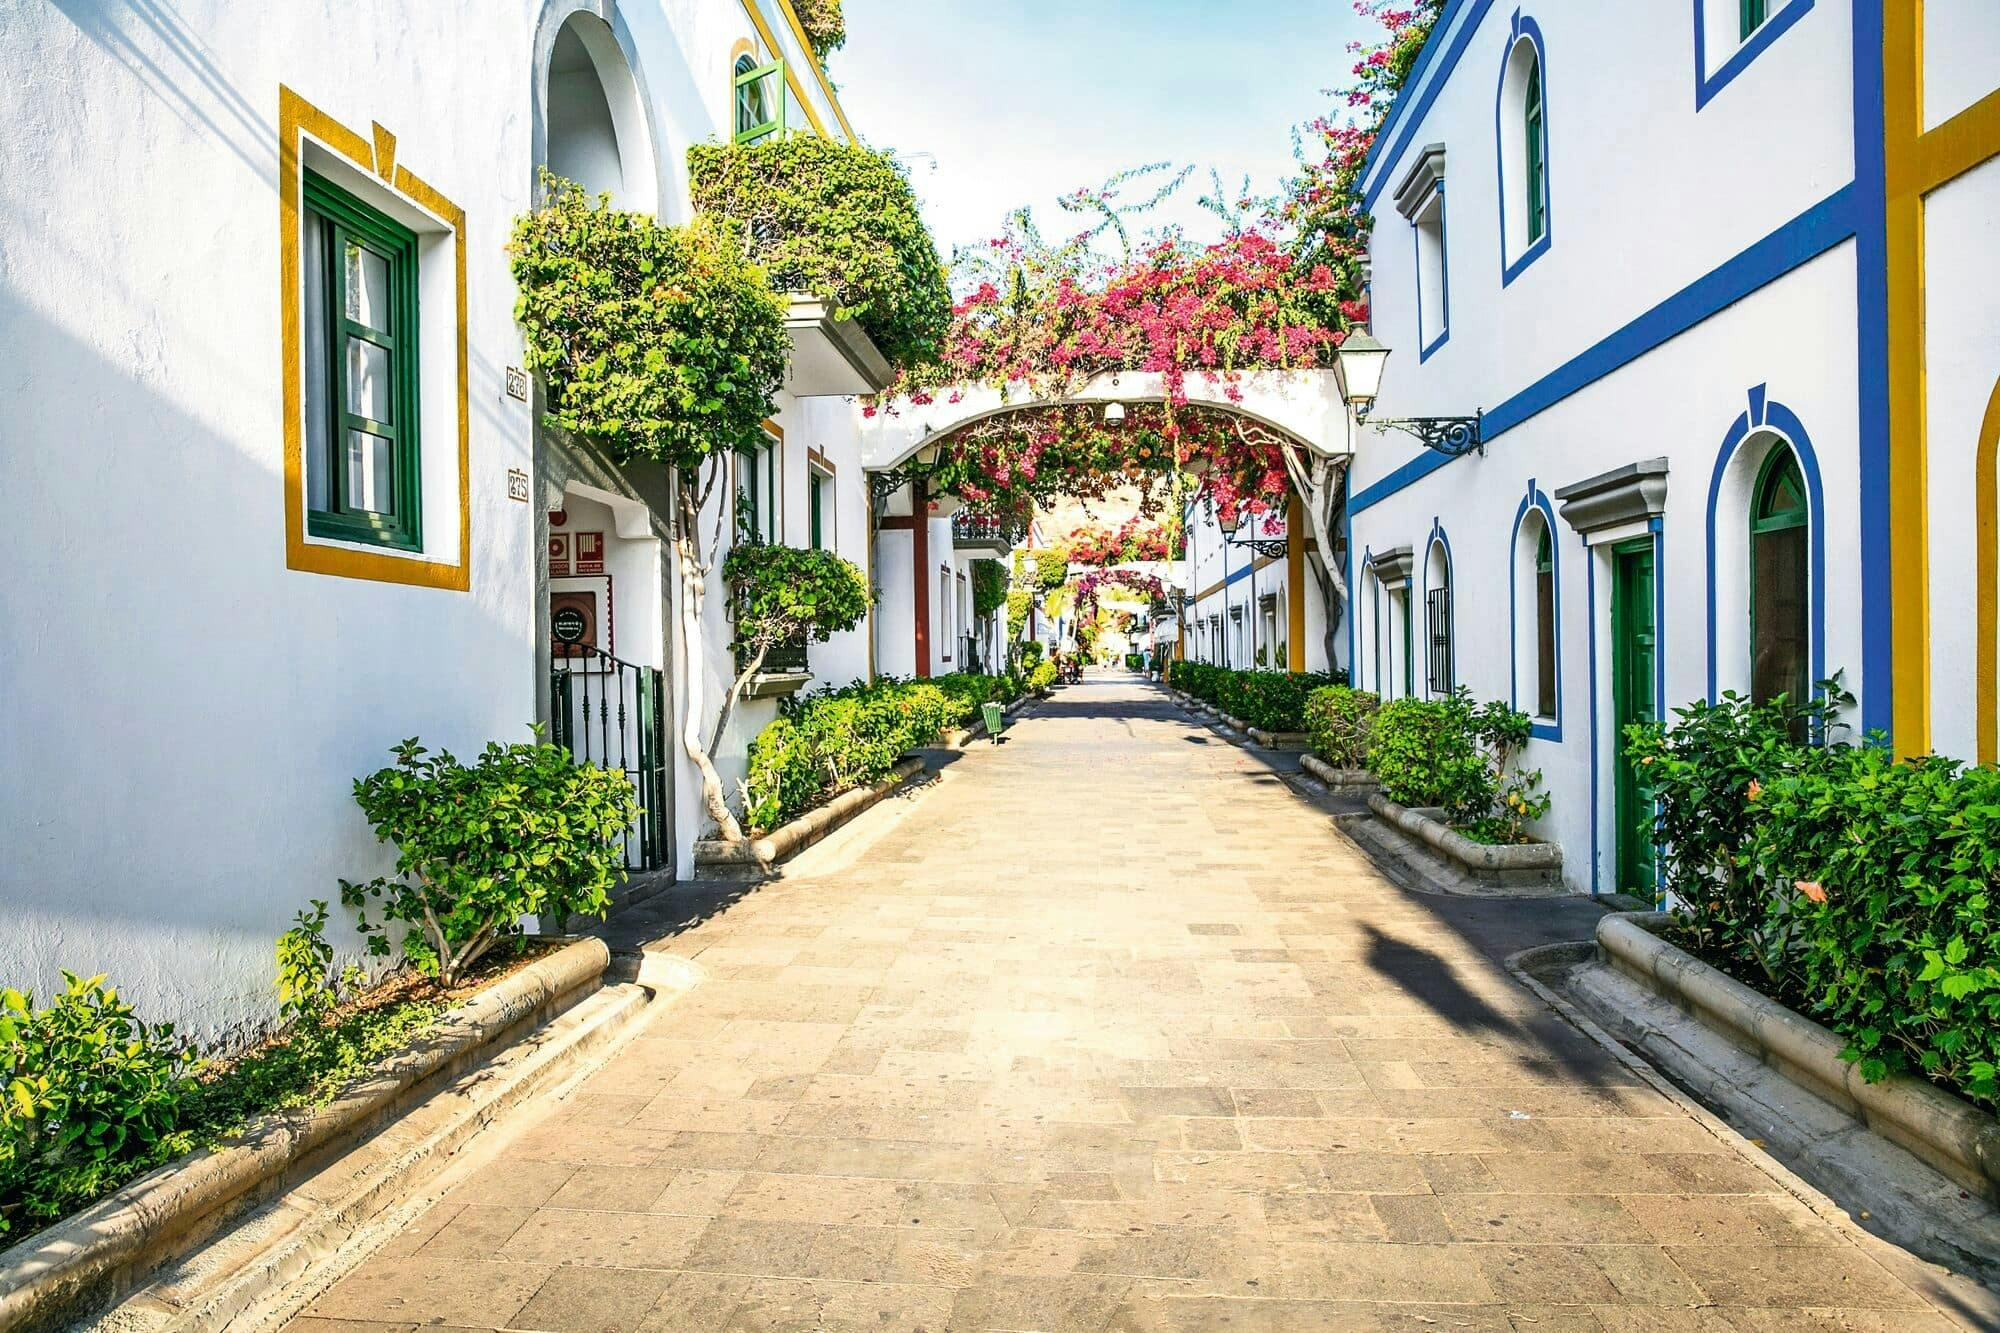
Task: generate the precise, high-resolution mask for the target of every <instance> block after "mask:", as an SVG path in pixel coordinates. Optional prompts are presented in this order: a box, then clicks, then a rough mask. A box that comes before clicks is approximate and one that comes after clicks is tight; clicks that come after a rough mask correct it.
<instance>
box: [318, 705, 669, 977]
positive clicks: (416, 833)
mask: <svg viewBox="0 0 2000 1333" xmlns="http://www.w3.org/2000/svg"><path fill="white" fill-rule="evenodd" d="M394 753H395V756H396V762H395V763H394V764H393V765H391V766H390V767H388V768H384V769H382V770H381V771H379V772H377V773H374V774H371V775H370V776H368V777H365V778H359V779H357V780H356V781H355V783H354V799H355V801H356V802H357V803H358V804H359V805H360V806H361V810H362V813H363V814H365V815H367V817H368V822H369V823H370V824H372V825H373V826H374V828H375V832H376V835H377V836H378V837H380V838H381V839H382V840H383V841H385V842H390V843H394V844H395V847H396V853H397V855H396V873H395V874H394V875H386V876H382V877H380V878H377V879H373V880H370V881H368V882H367V883H364V884H354V883H350V882H348V881H346V880H342V881H341V882H340V897H341V901H342V902H344V903H346V904H347V905H348V906H349V907H352V908H355V909H356V910H357V911H358V912H359V913H360V917H361V919H360V927H361V931H362V933H363V934H364V935H366V936H367V937H368V947H369V951H370V952H371V953H373V954H375V955H376V956H378V957H386V956H388V955H389V953H390V952H391V950H392V946H393V944H394V936H397V935H400V936H401V939H402V947H403V954H404V956H405V957H406V958H408V959H409V960H410V961H412V962H413V963H415V964H416V966H417V967H418V969H419V970H420V971H422V972H424V973H425V974H426V975H429V976H434V977H437V978H438V979H440V980H441V981H443V982H445V983H447V984H450V983H452V982H455V981H456V980H457V979H458V978H459V977H460V976H461V975H462V974H463V973H464V971H465V969H466V968H468V967H470V966H471V965H472V964H474V963H476V962H477V961H479V959H480V957H481V956H483V955H484V954H485V953H486V951H487V950H488V949H490V948H492V947H493V946H494V944H495V943H497V942H498V941H500V940H502V939H504V938H507V937H508V936H511V935H513V934H515V933H517V932H518V931H519V929H520V924H519V923H520V919H521V918H522V917H523V916H525V915H528V914H530V913H534V914H539V915H544V916H551V917H557V918H560V917H563V916H567V915H571V914H577V913H589V914H592V915H598V916H601V915H603V913H604V909H605V908H606V906H608V905H609V903H610V901H611V898H610V894H611V886H612V884H613V882H614V881H615V879H616V877H617V874H618V870H619V866H620V856H619V845H620V842H621V840H622V839H623V837H624V836H625V833H626V831H627V830H628V829H629V828H630V827H631V825H632V821H633V820H635V819H637V818H638V817H639V814H640V810H639V804H638V801H637V800H636V799H635V798H634V796H633V791H632V783H631V780H630V779H628V778H627V777H626V776H625V774H624V773H623V772H621V771H619V770H616V769H605V768H599V767H597V766H596V765H594V764H578V763H576V762H575V760H574V759H572V758H571V756H570V753H569V751H567V750H565V749H563V748H562V747H561V746H559V745H544V744H532V745H525V744H524V745H502V744H500V743H499V742H497V741H495V742H492V743H490V744H488V745H487V747H486V749H485V750H484V751H482V752H481V753H480V756H479V758H478V759H477V760H476V761H474V762H473V763H471V764H462V763H460V762H459V761H458V760H457V759H456V758H454V757H453V756H452V755H451V753H450V752H449V751H439V752H437V753H435V754H433V753H432V752H431V751H429V750H427V749H425V748H424V747H423V746H422V745H420V744H418V743H417V741H416V740H415V739H411V740H407V741H404V742H403V743H402V744H401V745H398V746H397V747H396V748H395V751H394ZM371 910H372V911H374V912H375V913H377V915H376V917H375V919H374V920H373V921H371V920H370V919H369V913H370V912H371Z"/></svg>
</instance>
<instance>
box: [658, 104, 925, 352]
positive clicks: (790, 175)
mask: <svg viewBox="0 0 2000 1333" xmlns="http://www.w3.org/2000/svg"><path fill="white" fill-rule="evenodd" d="M688 184H689V188H690V190H691V192H692V193H693V196H694V206H695V209H696V211H697V213H699V214H702V215H705V216H709V217H713V218H718V219H726V220H727V221H728V223H729V224H731V225H732V226H733V227H734V229H735V234H737V235H745V234H747V235H748V237H749V242H750V257H751V259H752V260H754V261H755V262H756V263H757V264H759V265H761V266H762V267H763V269H764V271H765V272H766V274H768V275H769V278H770V282H771V285H772V286H773V287H775V288H776V289H777V290H779V291H782V292H804V293H809V294H811V295H814V296H819V297H823V298H825V299H826V300H828V301H830V302H832V303H833V316H834V318H835V319H853V320H857V321H859V322H860V324H861V327H862V328H863V329H865V330H867V332H868V336H869V337H870V338H872V339H873V340H874V342H875V346H876V347H877V348H878V349H879V350H880V351H881V353H882V355H883V356H884V357H886V358H887V359H888V361H889V364H890V365H892V366H897V367H901V368H917V367H922V366H926V365H928V364H930V363H931V362H933V361H935V360H936V359H937V356H938V351H939V347H940V344H941V342H942V340H943V338H944V335H945V331H946V328H947V327H948V325H949V323H950V319H951V293H950V292H949V290H947V288H946V286H945V278H944V267H943V265H942V264H940V263H939V261H938V255H937V245H936V243H935V242H934V241H932V239H931V234H930V230H929V228H927V227H926V226H925V225H924V220H923V217H922V215H921V214H919V213H918V211H917V201H916V196H915V195H913V194H912V193H911V192H910V182H909V177H908V176H907V175H906V174H905V173H904V171H903V168H902V166H901V165H900V164H899V163H898V162H897V161H896V160H895V159H894V158H892V157H890V156H889V155H888V154H886V153H880V152H876V151H874V150H872V149H868V148H862V147H858V146H856V145H852V144H846V143H839V142H836V141H834V140H831V139H822V138H819V137H818V136H816V135H810V134H802V135H796V136H794V137H791V138H771V139H766V140H763V141H762V142H759V143H754V144H696V145H695V146H694V147H692V148H690V149H688Z"/></svg>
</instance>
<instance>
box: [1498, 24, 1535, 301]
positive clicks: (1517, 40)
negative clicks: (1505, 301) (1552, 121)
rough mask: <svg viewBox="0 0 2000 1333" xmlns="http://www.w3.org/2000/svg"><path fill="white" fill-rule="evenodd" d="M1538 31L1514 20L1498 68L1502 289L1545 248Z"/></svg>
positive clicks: (1530, 25)
mask: <svg viewBox="0 0 2000 1333" xmlns="http://www.w3.org/2000/svg"><path fill="white" fill-rule="evenodd" d="M1546 59H1547V56H1546V48H1544V46H1543V44H1542V30H1541V28H1540V27H1539V26H1537V25H1536V23H1535V21H1534V20H1533V19H1532V18H1528V17H1526V16H1524V15H1516V16H1515V19H1514V28H1513V38H1512V41H1511V42H1510V43H1509V45H1508V47H1507V59H1506V63H1505V64H1503V65H1502V66H1501V67H1500V94H1499V103H1498V105H1497V106H1496V107H1495V109H1494V128H1495V131H1496V134H1495V137H1496V139H1497V150H1498V154H1499V165H1500V280H1501V285H1503V286H1504V285H1506V284H1507V283H1510V282H1512V281H1513V280H1514V279H1515V278H1517V277H1519V276H1520V273H1521V270H1523V269H1525V268H1526V267H1527V266H1528V265H1529V264H1531V263H1533V262H1534V261H1535V260H1536V259H1538V258H1539V257H1540V256H1541V254H1542V252H1543V251H1545V250H1547V249H1548V247H1549V115H1548V70H1547V68H1546V64H1545V62H1546Z"/></svg>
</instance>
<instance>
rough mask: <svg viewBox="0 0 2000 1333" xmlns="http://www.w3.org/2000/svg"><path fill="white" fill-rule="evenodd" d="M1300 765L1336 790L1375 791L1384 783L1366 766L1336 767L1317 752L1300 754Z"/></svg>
mask: <svg viewBox="0 0 2000 1333" xmlns="http://www.w3.org/2000/svg"><path fill="white" fill-rule="evenodd" d="M1299 767H1300V768H1302V769H1304V770H1305V771H1306V772H1308V773H1310V774H1312V775H1313V776H1314V777H1316V778H1318V779H1319V780H1320V781H1321V782H1323V783H1325V784H1326V785H1327V786H1329V787H1331V788H1333V789H1334V790H1335V791H1355V790H1363V791H1374V790H1375V789H1376V788H1377V787H1379V786H1381V785H1382V784H1381V783H1380V782H1378V781H1377V780H1376V778H1375V775H1374V774H1373V773H1370V772H1369V771H1368V770H1367V769H1365V768H1335V767H1334V766H1333V765H1332V764H1329V763H1327V762H1326V760H1324V759H1322V758H1320V757H1319V756H1318V755H1316V754H1305V755H1300V756H1299Z"/></svg>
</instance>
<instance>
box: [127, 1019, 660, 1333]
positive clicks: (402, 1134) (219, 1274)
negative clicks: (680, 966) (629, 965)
mask: <svg viewBox="0 0 2000 1333" xmlns="http://www.w3.org/2000/svg"><path fill="white" fill-rule="evenodd" d="M651 998H652V997H651V996H650V995H649V994H648V992H647V989H646V988H644V987H641V986H611V987H608V988H604V989H600V990H598V991H597V992H596V993H595V994H593V995H591V996H590V997H589V998H587V999H585V1000H583V1001H582V1002H581V1003H579V1004H577V1005H575V1006H572V1007H571V1008H570V1009H568V1010H567V1011H565V1012H564V1013H563V1014H561V1015H560V1016H558V1017H557V1018H556V1019H555V1020H554V1021H553V1022H551V1023H549V1024H547V1025H546V1026H544V1027H542V1028H539V1029H537V1030H536V1031H535V1032H534V1033H533V1034H532V1035H531V1036H529V1037H528V1038H526V1039H525V1040H524V1041H523V1042H522V1043H521V1044H520V1045H519V1046H516V1047H512V1048H510V1049H508V1050H507V1051H505V1052H502V1053H500V1054H499V1055H497V1056H496V1057H495V1058H494V1059H493V1060H492V1061H491V1062H489V1063H487V1064H484V1065H481V1066H479V1067H478V1068H477V1069H474V1070H472V1071H470V1072H468V1073H466V1074H465V1075H463V1076H461V1078H460V1079H459V1080H458V1081H457V1082H456V1083H454V1084H452V1085H451V1086H449V1087H447V1088H445V1089H444V1090H442V1091H441V1092H440V1093H438V1094H437V1095H436V1096H434V1097H432V1098H430V1099H428V1100H426V1101H425V1102H424V1103H423V1104H422V1105H420V1106H418V1107H416V1108H414V1109H413V1110H412V1111H411V1112H410V1113H409V1115H407V1116H405V1117H404V1118H403V1119H402V1120H399V1121H398V1122H396V1124H395V1125H394V1126H393V1127H392V1128H391V1129H390V1130H388V1131H386V1132H385V1133H384V1134H383V1135H381V1136H380V1137H379V1138H377V1139H374V1140H371V1141H370V1142H368V1143H364V1144H362V1145H360V1146H358V1147H357V1148H355V1149H353V1150H352V1151H351V1152H350V1153H349V1155H348V1156H347V1157H344V1158H342V1159H341V1160H340V1161H338V1162H336V1163H333V1164H332V1165H331V1166H329V1167H328V1168H327V1173H326V1176H322V1177H320V1179H326V1178H327V1177H337V1179H338V1183H339V1184H340V1185H345V1186H347V1187H348V1188H346V1189H345V1191H344V1192H341V1193H338V1194H336V1195H335V1196H334V1197H332V1198H329V1199H325V1200H324V1201H322V1199H321V1198H320V1197H319V1194H320V1192H319V1190H318V1189H316V1188H315V1187H314V1186H316V1184H317V1181H315V1182H310V1183H309V1184H308V1185H306V1186H304V1187H301V1188H299V1189H297V1190H295V1191H292V1192H291V1193H289V1194H287V1195H286V1196H285V1197H284V1198H282V1199H280V1200H278V1201H276V1203H274V1204H273V1205H272V1208H273V1210H274V1211H275V1210H277V1209H292V1210H296V1211H300V1212H305V1213H306V1216H305V1217H304V1218H303V1219H302V1220H300V1221H299V1222H298V1223H297V1224H296V1225H294V1226H292V1227H291V1228H290V1229H289V1230H282V1231H277V1232H275V1233H274V1232H272V1231H268V1230H266V1229H264V1228H260V1227H258V1226H256V1225H255V1224H254V1220H253V1221H252V1222H247V1223H246V1224H245V1225H244V1226H242V1227H240V1228H238V1229H237V1230H236V1231H233V1232H231V1233H229V1234H228V1235H225V1236H223V1237H222V1238H221V1239H220V1240H218V1241H217V1242H216V1243H215V1244H214V1245H213V1246H211V1247H210V1248H209V1249H208V1250H205V1251H203V1252H202V1253H201V1254H200V1255H199V1256H195V1257H197V1258H198V1259H199V1263H198V1264H195V1265H190V1267H191V1268H193V1269H194V1271H193V1272H191V1273H190V1274H189V1277H190V1282H189V1285H190V1287H191V1288H192V1290H190V1291H189V1292H187V1293H186V1294H185V1297H184V1299H183V1300H182V1301H178V1302H174V1304H175V1305H177V1306H179V1307H180V1308H181V1313H180V1314H179V1315H178V1316H177V1317H175V1318H174V1319H173V1320H172V1321H171V1322H170V1323H168V1324H166V1325H164V1326H162V1327H161V1328H160V1329H158V1330H157V1331H156V1333H209V1331H210V1330H220V1329H225V1328H231V1327H237V1326H239V1324H238V1323H237V1321H239V1320H240V1321H241V1325H246V1326H255V1327H265V1328H268V1327H271V1326H272V1325H273V1324H275V1322H276V1321H277V1319H278V1318H280V1317H284V1316H289V1315H291V1314H295V1313H297V1311H298V1309H300V1308H303V1307H304V1306H305V1304H307V1302H308V1301H309V1300H310V1299H312V1298H313V1297H314V1296H315V1295H316V1294H317V1292H318V1291H319V1290H321V1289H323V1288H324V1286H325V1285H329V1284H330V1283H331V1282H332V1281H333V1280H334V1279H335V1278H337V1277H338V1276H339V1274H340V1272H343V1271H345V1270H346V1269H347V1268H348V1267H349V1266H351V1265H350V1260H351V1259H358V1258H359V1257H361V1256H359V1255H353V1254H350V1248H351V1245H352V1242H353V1241H354V1239H355V1233H356V1231H357V1230H358V1229H359V1228H361V1227H363V1226H366V1225H368V1224H369V1223H370V1222H371V1221H373V1220H374V1219H376V1218H378V1217H380V1216H381V1215H382V1214H383V1213H385V1212H387V1211H389V1210H391V1209H392V1208H395V1207H397V1206H398V1205H407V1204H408V1203H409V1202H410V1201H411V1198H412V1196H413V1195H415V1196H418V1197H419V1198H421V1195H422V1191H423V1187H424V1186H425V1185H426V1184H427V1183H428V1182H429V1181H430V1180H431V1179H432V1178H433V1177H434V1176H436V1175H437V1174H439V1173H440V1172H442V1171H443V1170H444V1168H445V1167H446V1166H447V1165H449V1164H450V1161H451V1159H452V1156H453V1155H454V1154H455V1153H457V1152H458V1151H459V1149H460V1148H462V1147H463V1146H464V1145H465V1144H466V1143H467V1141H468V1140H470V1139H471V1138H472V1137H473V1136H474V1135H475V1134H477V1133H479V1132H480V1131H481V1130H483V1129H485V1128H487V1127H488V1126H489V1125H491V1124H493V1123H494V1122H495V1121H496V1120H498V1119H499V1118H500V1117H502V1116H503V1115H505V1114H507V1113H508V1112H510V1111H512V1110H514V1109H516V1108H518V1107H520V1106H521V1105H523V1104H524V1103H526V1102H528V1101H529V1100H531V1099H532V1098H534V1097H536V1096H538V1095H540V1094H541V1093H543V1092H545V1091H547V1090H549V1089H550V1088H559V1087H560V1086H561V1085H562V1084H563V1082H564V1081H565V1080H566V1079H569V1078H572V1077H575V1076H576V1075H577V1072H578V1069H579V1067H580V1066H583V1067H588V1066H589V1065H591V1064H592V1063H594V1057H595V1055H596V1054H597V1052H599V1051H601V1050H602V1049H603V1048H605V1047H606V1046H610V1045H613V1044H615V1043H616V1042H617V1041H618V1040H619V1039H620V1038H621V1037H622V1036H623V1035H624V1034H625V1033H626V1032H627V1031H629V1030H630V1029H631V1028H632V1027H633V1026H634V1025H635V1024H637V1023H638V1021H639V1020H640V1019H641V1018H642V1017H643V1016H644V1014H645V1012H646V1009H647V1007H648V1005H649V1003H650V1002H651ZM377 1147H386V1148H387V1149H388V1150H389V1152H390V1153H391V1154H392V1155H390V1156H387V1157H384V1156H383V1155H382V1154H381V1153H379V1152H375V1151H373V1150H374V1149H376V1148H377ZM398 1148H400V1149H402V1151H400V1152H398V1151H396V1149H398ZM350 1161H354V1162H356V1163H357V1165H358V1166H359V1169H358V1170H354V1171H352V1172H351V1173H350V1171H349V1170H348V1163H349V1162H350ZM301 1196H302V1197H301ZM329 1266H330V1267H331V1268H332V1269H334V1270H338V1271H333V1272H329V1271H328V1270H329ZM147 1294H156V1303H157V1297H167V1298H171V1297H173V1296H179V1295H181V1293H179V1292H177V1291H159V1290H158V1289H157V1288H155V1289H152V1290H151V1291H149V1293H147ZM246 1315H247V1316H248V1317H247V1318H246V1317H245V1316H246Z"/></svg>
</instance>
